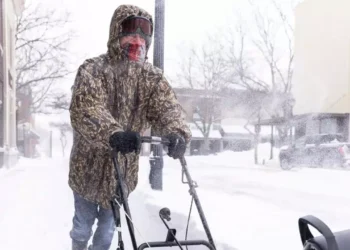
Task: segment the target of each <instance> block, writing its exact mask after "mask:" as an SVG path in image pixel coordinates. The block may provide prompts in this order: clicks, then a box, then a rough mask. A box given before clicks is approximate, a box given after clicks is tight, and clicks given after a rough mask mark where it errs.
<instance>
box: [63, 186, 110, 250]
mask: <svg viewBox="0 0 350 250" xmlns="http://www.w3.org/2000/svg"><path fill="white" fill-rule="evenodd" d="M73 195H74V207H75V213H74V217H73V228H72V230H71V231H70V237H71V238H72V239H73V240H76V241H79V242H88V241H89V240H90V238H91V236H92V234H93V232H92V226H93V225H94V223H95V219H97V220H98V223H97V229H96V231H95V234H94V236H93V239H92V250H108V249H109V248H110V246H111V243H112V240H113V235H114V229H115V222H114V218H113V212H112V210H111V209H104V208H102V207H100V206H99V205H98V204H95V203H92V202H89V201H87V200H85V199H84V198H82V197H81V196H79V195H78V194H76V193H74V192H73Z"/></svg>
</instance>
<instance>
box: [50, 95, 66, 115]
mask: <svg viewBox="0 0 350 250" xmlns="http://www.w3.org/2000/svg"><path fill="white" fill-rule="evenodd" d="M49 100H50V101H49V102H48V104H47V105H46V107H48V108H51V109H52V110H58V111H65V110H68V109H69V105H70V100H69V98H68V95H67V94H66V93H55V94H54V95H53V96H52V97H50V98H49ZM51 112H52V111H51Z"/></svg>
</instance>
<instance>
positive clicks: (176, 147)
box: [165, 133, 186, 159]
mask: <svg viewBox="0 0 350 250" xmlns="http://www.w3.org/2000/svg"><path fill="white" fill-rule="evenodd" d="M165 138H167V139H168V140H169V145H168V155H169V156H170V157H173V158H174V159H179V158H181V157H183V156H184V155H185V152H186V141H185V139H184V138H183V137H182V136H181V135H178V134H176V133H171V134H169V135H167V136H165Z"/></svg>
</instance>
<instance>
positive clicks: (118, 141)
mask: <svg viewBox="0 0 350 250" xmlns="http://www.w3.org/2000/svg"><path fill="white" fill-rule="evenodd" d="M109 144H110V145H111V147H112V148H113V149H115V150H116V151H117V152H120V153H122V154H127V153H131V152H134V151H135V152H136V153H139V152H140V150H141V137H140V134H139V133H137V132H131V131H127V132H121V131H120V132H115V133H114V134H113V135H112V136H111V137H110V138H109Z"/></svg>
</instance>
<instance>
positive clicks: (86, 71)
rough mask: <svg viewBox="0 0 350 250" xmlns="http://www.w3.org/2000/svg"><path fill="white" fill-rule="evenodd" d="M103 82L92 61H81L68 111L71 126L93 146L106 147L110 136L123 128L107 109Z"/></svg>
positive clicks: (106, 96) (106, 97)
mask: <svg viewBox="0 0 350 250" xmlns="http://www.w3.org/2000/svg"><path fill="white" fill-rule="evenodd" d="M103 85H104V84H103V82H102V80H101V77H100V76H99V73H98V71H97V70H96V69H95V68H93V65H91V64H83V65H81V66H80V67H79V69H78V72H77V75H76V78H75V82H74V85H73V88H72V100H71V104H70V109H69V111H70V119H71V124H72V127H73V129H74V130H76V131H77V132H78V133H79V134H80V135H81V136H82V137H84V138H85V139H86V140H87V141H89V142H90V143H94V144H96V146H99V147H101V146H102V147H109V137H110V136H111V135H112V133H113V132H115V131H121V130H122V129H121V126H120V125H119V124H118V123H117V122H116V121H115V119H114V118H113V116H112V115H111V113H110V111H109V110H108V107H107V105H108V95H107V93H106V89H105V87H104V86H103Z"/></svg>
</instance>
